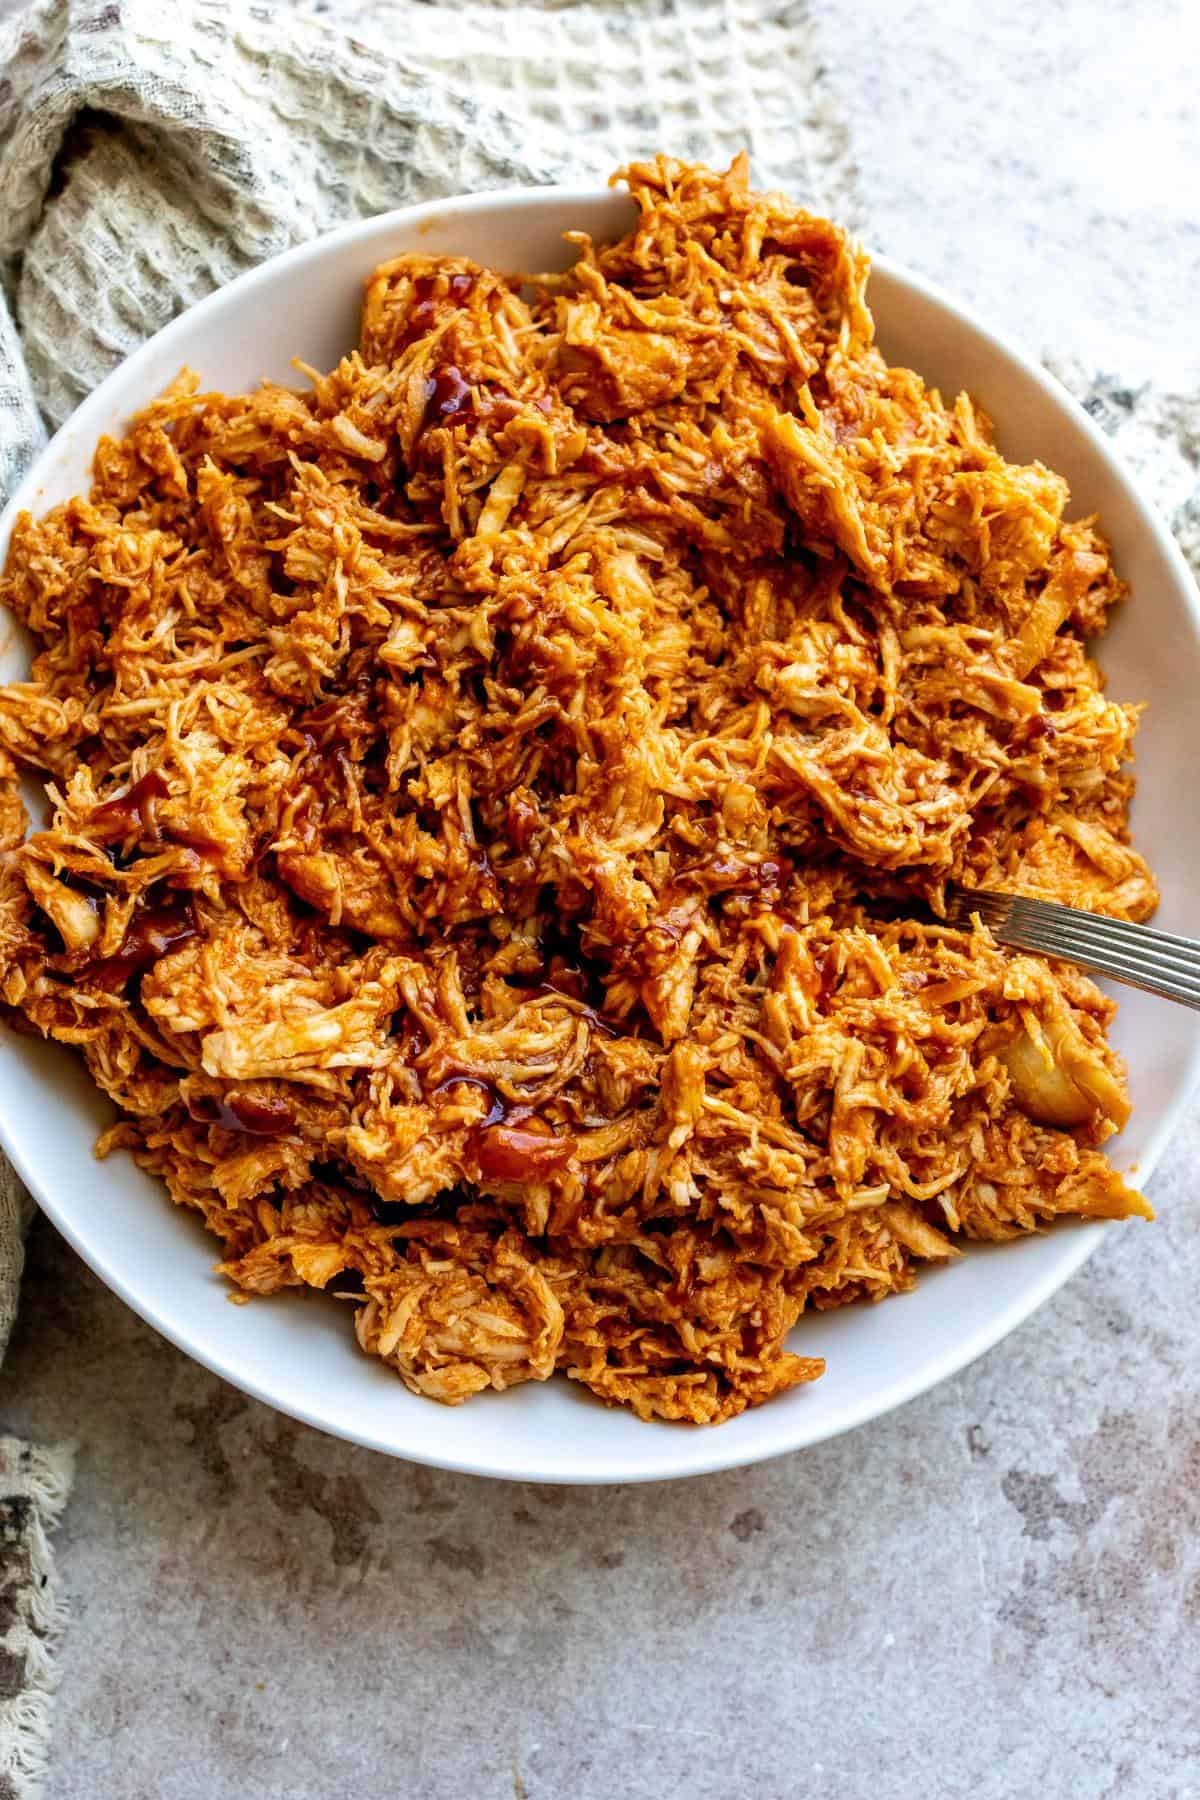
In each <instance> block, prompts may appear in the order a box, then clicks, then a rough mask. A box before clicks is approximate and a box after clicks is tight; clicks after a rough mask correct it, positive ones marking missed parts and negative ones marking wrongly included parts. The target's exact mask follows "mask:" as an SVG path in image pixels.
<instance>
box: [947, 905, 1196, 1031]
mask: <svg viewBox="0 0 1200 1800" xmlns="http://www.w3.org/2000/svg"><path fill="white" fill-rule="evenodd" d="M948 898H949V901H950V905H949V909H948V910H949V912H950V915H951V917H952V918H953V919H955V920H956V921H957V922H959V923H963V924H965V923H967V922H969V920H970V918H971V916H972V914H975V913H977V914H978V915H979V918H980V920H981V921H982V922H983V923H984V924H985V925H987V926H988V928H989V929H990V930H991V932H992V934H993V936H994V937H996V938H997V939H998V941H999V942H1001V943H1004V944H1008V945H1010V946H1011V947H1012V948H1014V949H1018V950H1027V951H1030V952H1032V953H1033V954H1035V955H1040V956H1053V957H1059V958H1061V959H1062V960H1063V961H1064V962H1073V963H1076V964H1078V965H1079V966H1080V967H1081V968H1085V969H1089V970H1091V971H1092V972H1093V973H1094V974H1098V975H1111V976H1113V977H1114V978H1115V979H1116V980H1118V981H1125V982H1128V983H1129V984H1130V985H1131V986H1133V987H1139V988H1143V989H1145V990H1147V991H1148V992H1150V993H1154V994H1161V995H1164V996H1165V997H1166V998H1167V999H1171V1000H1178V1001H1180V1002H1182V1004H1183V1005H1185V1006H1193V1007H1196V1008H1197V1009H1200V943H1196V942H1194V941H1193V940H1192V939H1190V938H1185V937H1179V936H1177V935H1176V934H1175V933H1173V932H1166V931H1158V930H1156V929H1154V928H1153V927H1151V926H1148V925H1134V924H1131V923H1130V922H1129V921H1128V920H1127V919H1112V918H1108V917H1107V916H1105V915H1104V914H1100V913H1087V912H1081V911H1079V910H1078V909H1077V908H1075V907H1071V906H1061V905H1059V904H1058V903H1057V902H1056V901H1052V900H1039V899H1035V898H1034V897H1033V896H1032V895H1026V894H1003V893H997V892H996V891H995V890H992V889H987V890H985V889H979V890H966V889H961V888H957V889H953V890H951V892H950V894H949V896H948Z"/></svg>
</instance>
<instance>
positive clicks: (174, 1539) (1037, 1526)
mask: <svg viewBox="0 0 1200 1800" xmlns="http://www.w3.org/2000/svg"><path fill="white" fill-rule="evenodd" d="M814 11H815V20H816V28H817V29H819V30H820V31H821V32H822V33H823V35H824V38H825V41H826V49H827V57H828V61H829V65H830V75H831V79H832V81H833V82H834V84H835V86H836V88H837V89H838V91H839V92H840V93H841V94H842V95H843V96H844V98H845V102H846V106H847V110H848V113H849V116H850V118H851V121H852V125H853V129H854V136H855V143H856V147H857V152H858V158H859V163H860V169H861V174H862V182H863V191H864V193H865V194H866V196H867V200H868V204H869V207H870V210H871V215H872V218H873V220H874V221H875V228H874V230H873V233H872V236H873V241H874V243H875V244H876V245H877V246H878V247H879V248H881V249H885V250H888V251H891V252H893V253H895V254H896V255H898V256H900V257H902V258H903V259H904V260H906V261H908V262H910V263H912V264H913V265H915V266H916V267H918V268H921V269H924V270H926V271H927V272H928V273H930V274H933V275H934V276H936V277H938V278H940V279H942V280H943V281H945V282H946V283H947V285H949V286H951V287H953V288H954V290H955V291H956V292H958V293H960V294H963V295H965V296H966V297H968V298H970V299H972V300H973V301H975V302H976V303H977V304H978V305H980V306H981V307H982V308H983V309H985V310H986V312H987V313H988V314H990V315H991V316H992V317H993V318H995V319H996V320H998V321H999V322H1001V323H1003V324H1005V325H1007V326H1008V327H1009V328H1010V329H1012V330H1014V331H1015V332H1016V333H1017V334H1018V335H1020V336H1022V337H1023V338H1024V339H1025V340H1026V341H1027V342H1029V343H1031V344H1033V345H1034V346H1035V347H1041V346H1042V345H1046V346H1054V347H1057V348H1059V349H1065V350H1072V349H1073V350H1076V351H1078V352H1080V353H1081V354H1082V356H1083V358H1084V360H1085V361H1088V362H1090V363H1091V364H1093V365H1101V366H1108V367H1113V368H1115V367H1120V368H1126V367H1127V368H1128V369H1129V371H1130V373H1131V376H1132V377H1134V378H1140V377H1141V376H1144V375H1147V374H1157V375H1159V376H1160V377H1163V378H1166V379H1169V380H1170V381H1171V384H1172V385H1173V386H1175V387H1177V388H1178V387H1181V386H1183V385H1184V384H1185V383H1186V381H1187V380H1189V379H1195V378H1196V376H1197V374H1198V373H1200V355H1198V349H1197V343H1198V340H1197V334H1196V331H1195V326H1196V322H1197V314H1196V300H1195V295H1196V293H1197V292H1200V230H1198V226H1197V219H1198V216H1200V215H1198V214H1197V210H1196V204H1195V195H1196V193H1197V191H1200V134H1198V132H1197V128H1196V124H1195V115H1194V105H1195V98H1194V95H1195V86H1194V71H1195V67H1196V58H1195V54H1194V50H1193V51H1192V53H1190V54H1189V51H1188V44H1189V43H1191V44H1193V45H1194V43H1195V18H1196V15H1195V12H1194V9H1193V8H1192V7H1191V4H1190V0H1179V3H1177V4H1171V3H1169V0H1141V3H1139V4H1138V5H1136V6H1135V5H1133V4H1128V5H1124V4H1117V3H1112V0H1109V3H1107V4H1098V3H1096V4H1093V3H1091V0H1058V3H1057V4H1051V3H1049V0H1046V3H1043V4H1039V3H1037V0H1013V4H1011V5H1009V6H1007V7H1003V8H1001V7H986V8H985V7H983V6H976V5H973V4H970V5H968V4H961V5H960V4H956V3H955V0H932V3H930V4H927V5H917V4H915V3H912V0H909V3H904V0H859V4H858V5H856V6H855V7H854V8H853V9H851V8H848V7H846V6H845V5H844V4H842V0H817V3H816V5H815V8H814ZM851 13H852V14H853V17H852V18H851V16H850V15H851ZM1189 308H1190V316H1191V325H1190V327H1188V326H1187V325H1186V323H1185V320H1186V315H1187V312H1188V309H1189ZM1198 1151H1200V1129H1198V1120H1197V1118H1196V1117H1193V1120H1192V1122H1191V1124H1190V1125H1189V1126H1188V1127H1187V1128H1186V1129H1185V1130H1184V1131H1182V1132H1181V1133H1180V1135H1179V1137H1178V1139H1177V1141H1176V1143H1175V1145H1174V1147H1173V1150H1172V1152H1171V1154H1170V1155H1169V1156H1168V1158H1167V1159H1166V1163H1165V1165H1164V1166H1163V1168H1162V1169H1161V1170H1160V1173H1159V1175H1158V1177H1157V1178H1156V1180H1155V1182H1154V1184H1153V1188H1152V1194H1153V1198H1154V1200H1155V1203H1156V1205H1157V1206H1158V1208H1159V1214H1160V1217H1159V1221H1158V1223H1156V1224H1155V1225H1153V1226H1149V1227H1147V1226H1143V1225H1130V1226H1125V1227H1122V1228H1120V1229H1118V1230H1115V1231H1114V1232H1113V1233H1112V1234H1111V1235H1110V1236H1109V1238H1108V1239H1107V1240H1106V1242H1105V1243H1104V1244H1103V1246H1102V1247H1101V1249H1100V1251H1099V1252H1098V1254H1097V1255H1096V1256H1095V1257H1094V1258H1093V1260H1092V1261H1091V1263H1090V1264H1089V1265H1088V1266H1087V1268H1086V1269H1085V1270H1084V1271H1083V1272H1082V1273H1081V1274H1080V1275H1079V1276H1077V1277H1076V1278H1075V1280H1074V1281H1073V1282H1072V1283H1071V1284H1070V1285H1069V1286H1068V1287H1067V1288H1066V1289H1065V1290H1064V1291H1063V1292H1062V1293H1060V1294H1059V1295H1058V1296H1057V1297H1056V1298H1055V1299H1054V1300H1053V1301H1051V1302H1050V1303H1049V1304H1048V1305H1047V1306H1045V1307H1044V1308H1043V1309H1042V1310H1041V1311H1040V1312H1039V1313H1038V1314H1037V1316H1036V1317H1035V1318H1033V1319H1032V1320H1030V1321H1029V1322H1028V1323H1027V1324H1026V1325H1024V1326H1023V1327H1022V1328H1021V1329H1020V1330H1018V1331H1017V1332H1015V1333H1014V1334H1013V1335H1012V1336H1011V1337H1010V1338H1009V1339H1008V1340H1007V1341H1006V1342H1005V1343H1004V1344H1002V1345H1000V1346H999V1347H998V1348H997V1349H995V1350H994V1351H992V1352H991V1354H990V1355H988V1356H987V1357H985V1358H984V1359H983V1360H982V1361H980V1362H979V1363H977V1364H975V1365H974V1366H973V1367H972V1368H970V1369H968V1370H967V1371H966V1372H965V1373H963V1374H961V1375H959V1376H957V1377H955V1378H954V1379H953V1380H951V1381H948V1382H946V1383H944V1384H943V1385H942V1386H941V1387H939V1388H938V1389H936V1390H935V1391H934V1392H933V1393H931V1394H928V1395H926V1396H925V1397H924V1398H923V1399H920V1400H918V1401H915V1402H913V1403H912V1404H911V1405H909V1406H907V1407H906V1408H904V1409H903V1410H902V1411H900V1412H899V1413H896V1414H894V1415H892V1416H891V1417H890V1418H887V1419H884V1420H881V1421H879V1422H877V1423H875V1424H874V1425H871V1426H869V1427H866V1428H865V1429H863V1430H860V1431H858V1432H855V1433H854V1434H852V1435H851V1436H849V1437H846V1438H842V1439H840V1440H837V1441H835V1442H832V1443H829V1444H826V1445H823V1446H821V1447H819V1448H817V1449H815V1450H810V1451H807V1452H804V1453H802V1454H799V1455H796V1456H792V1457H787V1458H784V1459H782V1460H780V1461H777V1462H774V1463H770V1464H767V1465H763V1466H760V1467H757V1468H752V1469H748V1470H743V1471H737V1472H734V1473H730V1474H723V1475H719V1476H713V1477H708V1478H704V1479H700V1480H694V1481H690V1482H685V1483H680V1484H675V1485H654V1486H647V1487H626V1488H611V1489H591V1490H568V1489H561V1488H559V1489H552V1488H544V1487H531V1486H517V1485H505V1484H499V1483H488V1482H484V1481H479V1480H472V1479H467V1478H463V1477H458V1476H453V1475H447V1474H440V1473H435V1472H431V1471H429V1470H426V1469H422V1468H417V1467H412V1466H408V1465H405V1464H402V1463H398V1462H392V1461H388V1460H387V1459H385V1458H383V1457H380V1456H376V1455H373V1454H371V1453H369V1452H367V1451H364V1450H358V1449H355V1448H352V1447H349V1446H346V1445H343V1444H340V1443H336V1442H334V1441H332V1440H330V1439H327V1438H324V1437H321V1436H318V1435H317V1434H315V1433H313V1432H311V1431H309V1430H307V1429H305V1428H303V1427H301V1426H297V1425H295V1424H292V1423H291V1422H289V1421H287V1420H285V1419H282V1418H279V1417H277V1416H276V1415H274V1414H272V1413H271V1412H269V1411H268V1410H267V1409H265V1408H264V1407H262V1406H260V1405H258V1404H256V1403H255V1402H253V1401H250V1400H248V1399H246V1398H244V1397H243V1396H241V1395H239V1394H238V1393H236V1392H235V1391H234V1390H232V1389H231V1388H228V1387H226V1386H225V1385H224V1384H222V1383H221V1382H220V1381H218V1380H217V1379H215V1378H214V1377H212V1376H210V1375H208V1374H207V1373H205V1372H204V1371H203V1370H201V1369H199V1368H197V1367H196V1366H194V1365H193V1364H191V1363H190V1362H188V1361H187V1360H186V1359H185V1358H184V1357H182V1356H181V1355H179V1354H178V1353H177V1352H176V1351H175V1350H174V1349H172V1348H171V1346H169V1345H168V1344H166V1343H164V1342H163V1341H162V1340H160V1339H159V1338H158V1337H156V1336H155V1335H154V1334H153V1333H152V1332H151V1331H150V1330H149V1329H148V1328H147V1327H146V1326H144V1325H143V1324H141V1322H140V1321H139V1320H137V1319H136V1318H135V1317H134V1316H133V1315H132V1314H131V1313H130V1312H128V1311H127V1310H126V1309H125V1307H124V1306H123V1305H122V1304H121V1303H120V1302H119V1301H118V1300H117V1299H115V1298H114V1297H113V1296H112V1295H111V1294H109V1293H108V1292H107V1291H106V1290H105V1289H104V1288H103V1287H102V1286H101V1285H100V1284H99V1283H98V1282H97V1281H96V1280H95V1279H94V1277H93V1276H92V1275H91V1274H90V1273H89V1272H88V1271H87V1270H86V1269H84V1268H83V1267H82V1266H81V1264H80V1263H79V1262H78V1260H77V1259H76V1258H75V1256H74V1255H73V1253H72V1252H71V1251H69V1250H68V1249H67V1248H66V1247H65V1245H64V1244H63V1243H62V1242H61V1241H60V1240H59V1239H58V1238H57V1236H56V1235H55V1233H54V1232H53V1230H52V1229H51V1228H50V1227H49V1226H48V1225H47V1224H46V1223H45V1222H39V1223H38V1225H37V1226H36V1228H35V1231H34V1234H33V1238H32V1242H31V1247H30V1266H29V1273H28V1277H27V1281H26V1287H25V1294H24V1302H23V1309H22V1314H21V1319H20V1323H19V1326H18V1332H17V1336H16V1338H15V1340H14V1343H13V1346H12V1350H11V1352H10V1356H9V1358H8V1361H7V1362H6V1365H5V1368H4V1394H5V1398H4V1403H3V1413H4V1417H5V1423H6V1424H7V1425H9V1426H11V1427H12V1428H15V1429H17V1430H19V1431H21V1432H24V1433H26V1434H28V1435H31V1436H35V1437H38V1438H41V1439H43V1440H46V1439H50V1438H53V1437H55V1436H63V1437H74V1438H76V1439H77V1440H78V1442H79V1445H80V1460H79V1473H78V1479H77V1485H76V1489H75V1493H74V1496H73V1498H72V1501H71V1504H70V1507H69V1510H68V1513H67V1516H66V1521H65V1523H64V1525H63V1527H62V1530H61V1533H60V1535H59V1539H58V1547H59V1555H60V1559H61V1566H62V1569H63V1571H64V1575H65V1580H66V1583H67V1586H68V1589H69V1593H70V1597H71V1604H72V1607H73V1618H72V1622H71V1627H70V1631H69V1634H68V1636H67V1639H66V1642H65V1645H64V1648H63V1653H62V1676H63V1680H62V1689H61V1694H60V1699H59V1705H58V1716H57V1722H56V1732H55V1747H54V1756H53V1770H52V1775H51V1779H50V1781H49V1783H48V1787H47V1800H108V1797H110V1796H111V1797H113V1800H274V1797H276V1796H278V1797H279V1800H283V1797H284V1796H287V1797H288V1800H292V1797H294V1796H303V1797H304V1800H334V1797H340V1796H343V1795H348V1794H350V1793H360V1792H361V1793H370V1794H387V1795H389V1796H396V1797H397V1800H410V1797H412V1800H426V1797H428V1800H459V1797H460V1796H461V1797H466V1796H470V1800H521V1797H522V1796H523V1797H524V1800H563V1797H566V1796H570V1797H571V1800H601V1797H602V1796H603V1797H604V1800H613V1797H614V1796H619V1797H622V1800H672V1797H673V1796H675V1795H677V1794H683V1793H685V1792H686V1793H687V1794H688V1795H689V1796H690V1800H741V1797H742V1796H747V1797H749V1796H753V1797H754V1800H776V1797H779V1800H790V1797H792V1796H809V1795H811V1796H819V1797H820V1800H863V1797H866V1796H870V1797H871V1800H892V1797H896V1800H905V1797H907V1796H910V1795H916V1794H923V1795H930V1796H935V1797H936V1800H951V1797H953V1796H959V1795H961V1796H971V1800H1004V1797H1008V1796H1013V1797H1016V1796H1025V1795H1028V1794H1032V1793H1038V1794H1041V1795H1044V1796H1050V1797H1057V1796H1064V1797H1065V1796H1072V1797H1074V1796H1097V1797H1099V1796H1102V1795H1114V1796H1121V1797H1122V1800H1141V1797H1142V1796H1145V1797H1147V1800H1149V1797H1154V1800H1158V1797H1159V1796H1173V1795H1180V1796H1182V1795H1186V1794H1194V1793H1198V1792H1200V1774H1198V1773H1197V1771H1198V1770H1200V1719H1198V1716H1197V1711H1196V1704H1195V1701H1196V1695H1197V1692H1198V1691H1200V1543H1198V1529H1200V1405H1198V1401H1200V1391H1198V1390H1200V1308H1198V1306H1197V1292H1198V1290H1200V1247H1198V1243H1197V1234H1196V1224H1197V1217H1198V1215H1197V1202H1196V1197H1195V1192H1194V1183H1193V1181H1192V1179H1191V1172H1192V1170H1193V1169H1194V1168H1195V1166H1196V1162H1197V1153H1198ZM894 1304H895V1305H896V1307H897V1325H898V1327H900V1326H902V1323H903V1313H902V1302H895V1303H894Z"/></svg>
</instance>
